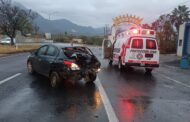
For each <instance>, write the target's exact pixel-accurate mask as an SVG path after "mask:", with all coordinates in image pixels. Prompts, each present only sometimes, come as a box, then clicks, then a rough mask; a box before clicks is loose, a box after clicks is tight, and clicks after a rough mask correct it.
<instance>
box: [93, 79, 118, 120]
mask: <svg viewBox="0 0 190 122" xmlns="http://www.w3.org/2000/svg"><path fill="white" fill-rule="evenodd" d="M95 84H96V85H97V86H98V90H99V91H100V96H101V98H102V102H103V104H104V107H105V109H106V113H107V115H108V119H109V122H119V120H118V118H117V116H116V114H115V112H114V110H113V107H112V106H111V103H110V101H109V98H108V96H107V95H106V92H105V91H104V88H103V86H102V84H101V82H100V79H99V78H98V77H97V79H96V81H95Z"/></svg>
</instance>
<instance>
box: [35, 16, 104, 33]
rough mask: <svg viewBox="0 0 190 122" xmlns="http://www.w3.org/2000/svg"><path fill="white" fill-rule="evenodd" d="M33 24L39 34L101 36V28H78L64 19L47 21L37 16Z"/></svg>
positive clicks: (78, 26)
mask: <svg viewBox="0 0 190 122" xmlns="http://www.w3.org/2000/svg"><path fill="white" fill-rule="evenodd" d="M34 23H35V24H36V25H38V26H39V28H40V29H39V31H40V32H41V33H47V32H48V33H52V34H62V33H65V32H67V33H68V34H73V35H86V36H100V35H103V31H104V30H103V28H93V27H87V26H80V25H77V24H74V23H72V22H71V21H69V20H66V19H60V20H48V19H45V18H43V17H42V16H40V15H39V14H38V15H37V17H36V19H35V20H34Z"/></svg>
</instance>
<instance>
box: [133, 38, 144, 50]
mask: <svg viewBox="0 0 190 122" xmlns="http://www.w3.org/2000/svg"><path fill="white" fill-rule="evenodd" d="M132 48H136V49H142V48H143V40H142V39H133V42H132Z"/></svg>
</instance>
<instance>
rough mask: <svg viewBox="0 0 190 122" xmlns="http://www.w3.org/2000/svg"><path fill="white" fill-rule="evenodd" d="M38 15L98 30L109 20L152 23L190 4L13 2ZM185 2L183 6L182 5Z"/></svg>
mask: <svg viewBox="0 0 190 122" xmlns="http://www.w3.org/2000/svg"><path fill="white" fill-rule="evenodd" d="M13 1H15V2H19V3H21V4H22V5H24V6H25V7H26V8H29V9H32V10H34V11H37V12H38V13H40V14H41V15H42V16H44V17H45V18H48V14H50V13H54V14H52V15H51V19H61V18H65V19H68V20H70V21H72V22H74V23H76V24H79V25H85V26H93V27H101V26H104V25H105V24H111V23H112V18H114V17H115V16H118V15H122V14H135V15H137V16H140V17H142V18H144V20H143V23H151V22H152V21H154V20H155V19H156V18H158V17H159V15H160V14H163V13H169V12H170V11H172V9H173V8H175V7H177V5H179V4H185V5H187V6H190V0H189V1H188V2H186V1H187V0H13ZM184 2H185V3H184Z"/></svg>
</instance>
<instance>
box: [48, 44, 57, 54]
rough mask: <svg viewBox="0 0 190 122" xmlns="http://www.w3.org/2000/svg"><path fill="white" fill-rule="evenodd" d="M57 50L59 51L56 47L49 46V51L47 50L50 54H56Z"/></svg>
mask: <svg viewBox="0 0 190 122" xmlns="http://www.w3.org/2000/svg"><path fill="white" fill-rule="evenodd" d="M57 52H58V51H57V49H56V48H55V47H53V46H49V48H48V51H47V55H48V56H56V54H57Z"/></svg>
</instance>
